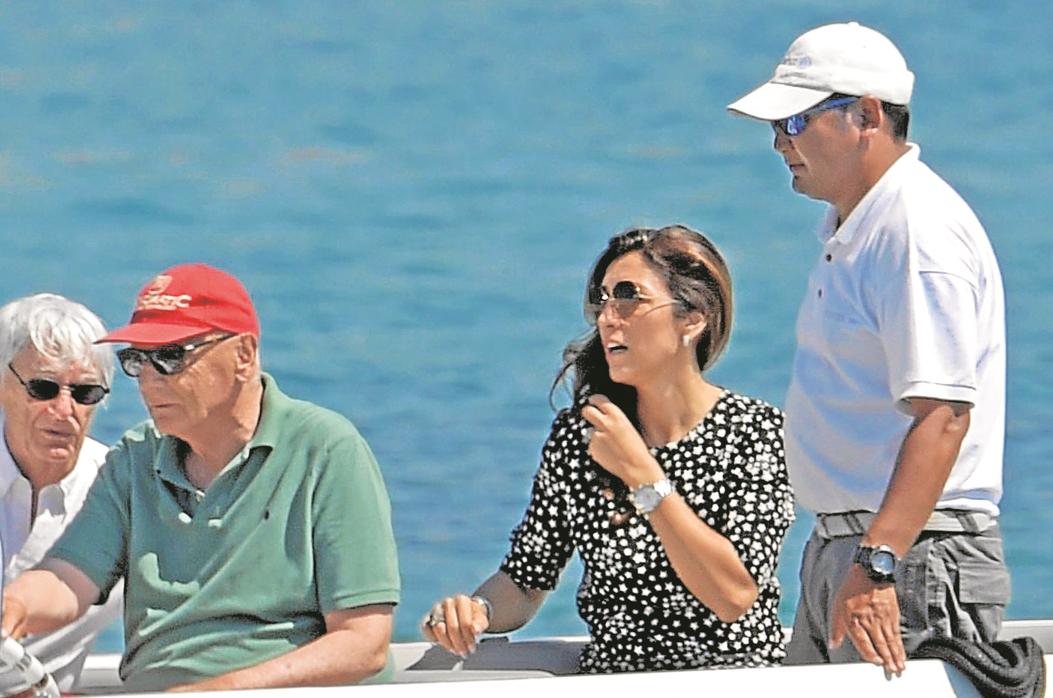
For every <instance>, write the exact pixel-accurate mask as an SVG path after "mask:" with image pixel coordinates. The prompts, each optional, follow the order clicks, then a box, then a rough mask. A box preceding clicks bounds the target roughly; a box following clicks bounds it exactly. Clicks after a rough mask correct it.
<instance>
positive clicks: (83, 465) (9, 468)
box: [0, 419, 123, 693]
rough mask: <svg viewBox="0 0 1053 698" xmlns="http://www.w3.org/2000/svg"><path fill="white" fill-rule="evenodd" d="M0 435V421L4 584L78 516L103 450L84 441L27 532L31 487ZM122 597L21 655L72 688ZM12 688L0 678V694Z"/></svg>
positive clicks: (118, 592) (37, 640)
mask: <svg viewBox="0 0 1053 698" xmlns="http://www.w3.org/2000/svg"><path fill="white" fill-rule="evenodd" d="M3 433H4V424H3V420H2V419H0V541H2V543H3V557H4V560H3V562H4V583H5V584H7V583H10V582H11V581H12V580H14V579H15V577H17V576H18V575H19V574H21V573H22V572H23V571H25V570H27V569H29V568H31V567H33V566H34V565H36V564H37V563H39V562H40V561H41V560H42V559H43V558H44V556H45V554H46V553H47V552H48V550H49V549H50V548H51V545H52V543H54V542H55V541H56V540H57V539H58V537H59V535H60V534H61V533H62V531H63V530H64V529H65V528H66V525H67V524H68V523H69V522H70V521H72V520H73V517H74V516H75V515H76V513H77V512H78V511H80V507H81V505H82V504H83V503H84V497H85V496H86V495H87V494H88V488H89V487H91V483H92V482H94V481H95V476H96V474H97V473H98V471H99V467H100V466H101V465H102V462H103V460H104V459H105V458H106V452H107V448H106V447H105V446H103V445H102V444H101V443H99V442H98V441H95V440H93V439H91V438H86V439H84V445H83V446H81V449H80V454H78V457H77V464H76V465H75V466H74V467H73V471H72V472H70V474H69V475H67V476H66V477H65V478H63V479H62V480H61V481H60V482H58V483H56V484H54V485H48V486H47V487H45V488H43V489H42V490H41V491H40V494H39V497H38V500H37V518H36V520H35V521H33V522H32V528H30V523H31V522H30V516H31V515H32V495H31V487H30V483H29V480H27V479H26V478H25V477H24V476H23V475H22V472H21V471H20V470H19V469H18V466H17V465H16V464H15V461H14V458H12V456H11V452H10V451H8V448H7V442H6V440H5V439H4V438H3ZM122 592H123V587H120V588H117V589H114V590H113V592H111V593H110V596H109V599H107V601H106V603H105V604H104V605H102V606H92V607H91V608H89V609H88V611H87V613H85V614H84V615H83V616H82V617H81V618H79V619H78V620H76V621H74V622H73V623H71V624H69V625H67V626H65V627H63V628H59V629H58V630H56V631H54V632H52V633H48V634H45V635H38V636H33V637H30V638H27V639H26V640H25V641H24V643H23V644H25V647H26V649H27V650H29V652H30V653H31V654H32V655H33V656H35V657H36V658H37V659H39V660H40V661H41V663H42V664H43V665H44V668H45V669H47V670H48V671H50V672H51V673H52V674H53V675H54V677H55V681H57V682H58V684H59V688H61V689H62V690H64V691H68V690H69V689H70V688H72V687H73V684H74V682H75V681H76V679H77V677H78V676H79V675H80V670H81V667H82V666H83V664H84V659H85V657H87V655H88V652H89V650H90V649H91V645H92V643H93V642H94V641H95V636H96V635H97V634H98V633H99V631H101V630H102V629H103V628H105V627H106V626H107V625H109V624H110V623H111V622H113V620H114V619H115V618H117V617H118V615H119V614H120V612H121V607H122V600H123V593H122ZM16 683H18V681H16V680H15V678H14V677H13V676H10V675H0V693H4V692H6V691H8V690H10V689H13V688H15V684H16Z"/></svg>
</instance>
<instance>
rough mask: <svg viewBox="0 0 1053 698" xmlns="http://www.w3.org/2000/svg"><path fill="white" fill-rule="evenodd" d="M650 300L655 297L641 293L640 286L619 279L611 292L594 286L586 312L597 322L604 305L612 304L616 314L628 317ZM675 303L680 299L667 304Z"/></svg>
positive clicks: (590, 318)
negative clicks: (641, 304)
mask: <svg viewBox="0 0 1053 698" xmlns="http://www.w3.org/2000/svg"><path fill="white" fill-rule="evenodd" d="M649 300H653V299H651V298H648V297H647V296H645V295H643V294H642V293H640V287H639V286H637V285H636V284H634V283H633V282H632V281H619V282H618V283H616V284H614V288H612V289H611V290H610V292H609V293H608V292H607V290H606V289H604V288H602V287H596V288H593V289H592V290H591V291H590V292H589V300H588V301H587V302H586V303H585V313H586V315H587V316H588V318H589V320H590V321H592V322H595V321H596V319H597V318H598V317H599V316H600V314H601V313H602V312H603V309H604V307H606V306H607V305H610V306H611V310H613V311H614V314H615V315H617V316H618V317H620V318H627V317H629V316H630V315H632V314H633V313H635V312H636V309H637V308H638V307H640V303H643V302H646V301H649ZM674 303H679V301H677V300H670V301H669V303H666V305H672V304H674ZM655 307H659V306H655Z"/></svg>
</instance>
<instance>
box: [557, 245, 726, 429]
mask: <svg viewBox="0 0 1053 698" xmlns="http://www.w3.org/2000/svg"><path fill="white" fill-rule="evenodd" d="M630 252H641V253H642V254H643V257H644V259H645V260H647V263H648V264H649V265H651V267H652V268H653V269H654V270H655V271H656V272H658V274H659V275H661V276H662V278H663V279H665V282H666V285H667V286H668V287H669V293H670V294H671V295H672V297H673V299H674V300H676V301H677V308H678V310H677V314H678V315H680V316H681V317H683V316H685V315H687V314H688V313H691V312H700V313H702V315H703V316H704V317H705V318H706V328H705V330H704V331H703V333H702V337H701V339H699V342H698V347H697V358H698V367H699V369H700V370H702V371H705V370H706V369H708V368H709V367H710V366H712V365H713V363H714V362H715V361H716V360H717V357H719V356H720V353H721V352H722V351H723V350H724V347H726V346H727V343H728V338H729V337H730V335H731V318H732V310H733V308H732V298H731V272H729V271H728V266H727V264H726V263H725V262H724V258H723V257H722V256H721V254H720V252H718V251H717V248H716V247H715V246H714V245H713V243H711V242H710V241H709V240H707V239H706V237H705V236H703V235H702V234H701V233H698V232H696V231H694V230H691V229H690V228H688V227H686V226H683V225H670V226H666V227H664V228H632V229H630V230H627V231H625V232H624V233H621V234H620V235H616V236H614V237H612V238H611V239H610V242H609V243H608V244H607V249H606V250H604V251H603V253H602V254H601V255H600V256H599V258H598V259H597V260H596V263H595V264H594V265H593V266H592V271H591V272H589V277H588V282H587V283H586V287H585V307H586V311H585V313H586V319H588V320H589V321H590V323H592V324H594V320H595V318H593V317H590V314H589V310H588V306H589V300H590V299H592V298H596V297H597V294H598V292H599V289H600V286H601V285H602V284H603V277H604V275H605V274H606V273H607V268H608V267H610V265H611V264H612V263H614V260H616V259H618V258H619V257H621V256H623V255H626V254H628V253H630ZM568 376H572V377H573V388H572V392H573V396H574V401H575V402H577V401H579V400H580V399H582V398H584V397H585V396H587V395H591V394H595V393H601V394H603V395H606V396H607V397H608V398H610V399H611V401H612V402H614V403H615V404H616V405H618V407H620V408H621V410H622V411H623V412H625V414H626V416H628V417H629V419H631V420H633V422H634V423H635V422H636V390H635V388H633V387H631V386H628V385H622V384H620V383H615V382H614V381H612V380H611V377H610V370H609V367H608V365H607V357H606V355H605V354H604V352H603V346H602V344H601V342H600V337H599V332H598V331H597V330H596V328H595V326H593V329H592V330H591V331H590V332H588V333H587V334H585V335H584V336H582V337H579V338H578V339H575V340H573V341H571V342H570V343H569V344H567V346H566V348H565V349H564V350H563V367H562V368H561V369H560V371H559V373H558V374H557V376H556V379H555V381H554V382H553V384H552V390H551V391H550V393H549V398H550V400H551V398H552V395H553V394H554V393H555V390H556V388H557V387H558V386H559V385H560V384H561V383H562V382H563V381H564V379H565V378H567V377H568Z"/></svg>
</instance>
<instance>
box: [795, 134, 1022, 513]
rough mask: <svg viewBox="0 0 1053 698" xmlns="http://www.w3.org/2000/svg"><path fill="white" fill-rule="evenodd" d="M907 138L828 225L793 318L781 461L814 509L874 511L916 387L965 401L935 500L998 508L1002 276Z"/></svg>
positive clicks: (976, 231)
mask: <svg viewBox="0 0 1053 698" xmlns="http://www.w3.org/2000/svg"><path fill="white" fill-rule="evenodd" d="M919 155H920V150H919V149H918V147H917V146H916V145H913V144H911V146H910V150H909V151H908V152H907V153H905V154H904V155H903V156H902V157H900V158H899V160H897V161H896V162H895V163H894V164H893V165H892V167H890V168H889V170H888V171H887V172H886V173H885V175H884V176H883V177H882V178H881V179H880V180H879V181H878V182H877V184H875V185H874V187H873V188H872V189H871V190H870V191H869V192H868V193H867V194H866V196H864V197H863V199H862V200H861V201H860V202H859V204H858V205H857V206H856V208H855V209H854V210H853V211H852V213H851V214H850V215H849V216H848V219H847V220H846V221H844V223H843V224H842V225H841V227H840V228H836V229H835V226H836V225H837V214H836V211H835V210H834V209H833V208H831V209H830V211H829V212H828V213H827V216H826V219H825V220H824V221H823V224H822V226H821V227H820V230H819V237H820V240H821V241H822V242H823V250H822V254H821V256H820V258H819V262H818V264H817V265H816V267H815V269H814V270H813V271H812V274H811V276H810V277H809V279H808V290H807V292H806V295H805V298H804V301H803V302H802V304H801V309H800V313H799V315H798V318H797V353H796V355H795V357H794V363H793V377H792V380H791V383H790V389H789V393H788V395H787V398H786V432H785V434H786V461H787V465H788V467H789V470H790V479H791V481H792V483H793V488H794V491H795V493H796V495H797V499H798V501H799V502H800V503H801V505H802V506H804V507H805V508H806V509H808V510H810V511H812V512H816V513H835V512H844V511H877V509H878V507H879V506H880V504H881V501H882V499H883V497H884V495H885V489H886V488H887V486H888V483H889V479H890V478H891V476H892V471H893V468H894V466H895V464H896V457H897V455H898V453H899V450H900V446H901V445H902V443H903V440H904V437H905V436H906V434H907V430H908V429H909V427H910V425H911V423H912V419H911V417H910V416H909V415H908V412H907V410H908V408H909V405H908V401H909V400H910V398H913V397H922V398H936V399H942V400H955V401H961V402H967V403H969V404H970V405H972V406H973V407H972V410H971V414H970V425H969V430H968V432H967V433H966V436H965V440H964V442H963V443H962V447H961V451H960V453H959V456H958V460H957V461H956V462H955V465H954V468H953V470H952V471H951V474H950V477H949V478H948V480H947V484H946V486H945V487H944V490H943V494H942V495H941V497H940V499H939V502H938V503H937V505H936V506H937V508H938V509H966V510H970V511H981V512H985V513H988V514H992V515H997V514H998V501H999V499H1000V498H1001V494H1002V450H1003V442H1004V438H1005V351H1006V348H1005V307H1004V291H1003V288H1002V277H1001V274H1000V272H999V270H998V262H997V260H996V259H995V255H994V252H993V250H992V249H991V244H990V242H989V241H988V239H987V234H986V233H985V232H984V229H983V226H981V225H980V222H979V221H978V220H977V219H976V216H975V215H974V214H973V212H972V210H971V209H970V208H969V206H968V205H967V204H966V203H965V201H963V200H962V198H961V197H960V196H959V195H958V194H957V192H955V191H954V190H953V189H952V188H951V187H950V186H949V185H948V184H947V183H946V182H944V181H943V180H942V179H940V178H939V176H937V175H936V174H935V173H934V172H933V171H932V170H930V169H929V168H928V166H926V165H925V164H923V163H922V162H921V161H920V160H919Z"/></svg>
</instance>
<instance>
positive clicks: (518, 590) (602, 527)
mask: <svg viewBox="0 0 1053 698" xmlns="http://www.w3.org/2000/svg"><path fill="white" fill-rule="evenodd" d="M585 313H586V317H587V318H588V319H589V320H590V322H591V323H592V324H593V326H594V328H593V330H592V331H591V332H589V333H588V334H587V335H586V336H585V337H583V338H581V339H580V340H576V341H575V342H572V343H571V344H570V345H569V346H568V347H567V350H566V352H565V365H564V367H563V370H562V371H561V372H560V376H559V377H558V378H557V383H558V382H559V381H560V380H562V378H563V377H564V376H567V375H570V376H573V384H574V389H573V392H574V404H573V406H572V407H570V408H569V409H565V410H563V411H562V412H560V413H559V414H558V415H557V416H556V419H555V422H554V423H553V426H552V432H551V434H550V436H549V439H548V441H547V442H546V443H545V446H544V448H543V450H542V457H541V466H540V468H539V469H538V472H537V475H536V476H535V478H534V486H533V490H532V495H531V500H530V505H529V507H528V508H527V511H526V513H525V515H524V516H523V520H522V522H521V523H520V524H519V525H518V526H517V527H516V529H515V530H514V531H513V533H512V546H511V550H510V552H509V553H508V555H507V557H505V559H504V561H503V562H502V563H501V567H500V570H499V571H498V572H497V573H495V574H494V575H493V576H492V577H490V578H489V579H488V580H486V581H485V582H484V583H483V584H482V585H481V586H480V587H479V588H478V589H477V590H476V591H475V593H474V594H473V595H472V596H467V595H457V596H451V597H448V598H445V599H442V600H441V601H439V602H437V603H436V604H435V606H434V607H433V608H432V610H431V612H430V613H429V615H428V616H427V617H426V618H425V620H424V622H423V624H422V630H423V632H424V634H425V636H426V637H428V638H429V639H431V640H433V641H436V642H439V643H440V644H442V645H443V646H444V647H446V648H447V649H449V650H450V651H452V652H455V653H458V654H461V655H466V654H468V653H470V652H472V651H474V649H475V646H476V639H477V637H478V636H479V635H480V634H481V633H483V632H508V631H511V630H514V629H516V628H518V627H520V626H522V625H523V624H524V623H526V622H527V621H528V620H530V618H532V617H533V616H534V614H535V613H536V612H537V610H538V608H539V607H540V605H541V603H542V602H543V601H544V598H545V595H546V594H547V592H548V591H550V590H552V589H554V588H555V586H556V583H557V581H558V579H559V575H560V572H561V571H562V570H563V568H564V566H565V565H566V563H567V561H568V560H569V559H570V556H571V555H572V554H573V553H574V551H575V550H576V551H577V552H578V554H579V555H580V556H581V559H582V562H583V564H584V568H585V571H584V575H583V576H582V580H581V584H580V586H579V588H578V611H579V613H580V614H581V617H582V618H583V619H584V621H585V622H586V624H587V625H588V627H589V632H590V634H591V637H592V641H591V642H590V643H589V645H588V646H587V647H586V648H585V650H584V652H583V653H582V655H581V659H580V669H581V671H583V672H618V671H642V670H662V669H684V668H690V667H711V666H762V665H768V664H775V663H778V662H779V661H780V660H781V659H782V657H783V643H782V631H781V627H780V623H779V618H778V613H777V611H778V605H779V583H778V580H777V579H776V577H775V565H776V562H777V561H778V557H779V549H780V547H781V545H782V541H783V537H784V535H785V533H786V529H787V528H788V527H789V525H790V523H791V521H792V520H793V503H792V493H791V490H790V485H789V481H788V479H787V474H786V467H785V463H784V457H783V444H782V414H781V413H780V412H779V410H778V409H776V408H775V407H772V406H771V405H769V404H767V403H765V402H762V401H760V400H756V399H753V398H749V397H745V396H742V395H738V394H736V393H733V392H731V391H729V390H727V389H724V388H721V387H719V386H716V385H713V384H712V383H710V382H708V381H707V380H706V378H705V374H704V372H705V371H706V369H708V368H709V367H710V366H711V365H712V364H713V362H714V361H715V360H716V358H717V357H718V356H719V355H720V353H721V351H722V350H723V349H724V347H725V345H726V344H727V340H728V335H729V333H730V330H731V319H732V300H731V278H730V274H729V272H728V269H727V266H726V264H725V263H724V260H723V258H722V257H721V255H720V253H719V252H718V251H717V249H716V248H715V247H714V246H713V245H712V243H710V242H709V241H708V240H707V239H706V238H705V237H703V236H702V235H700V234H699V233H697V232H695V231H693V230H691V229H689V228H686V227H683V226H678V225H677V226H669V227H665V228H661V229H650V228H637V229H633V230H630V231H628V232H625V233H623V234H621V235H618V236H616V237H614V238H612V239H611V241H610V244H609V245H608V247H607V249H606V250H605V251H604V252H603V254H601V255H600V257H599V259H598V260H597V261H596V264H595V265H594V267H593V269H592V272H591V274H590V276H589V280H588V287H587V296H586V304H585Z"/></svg>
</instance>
